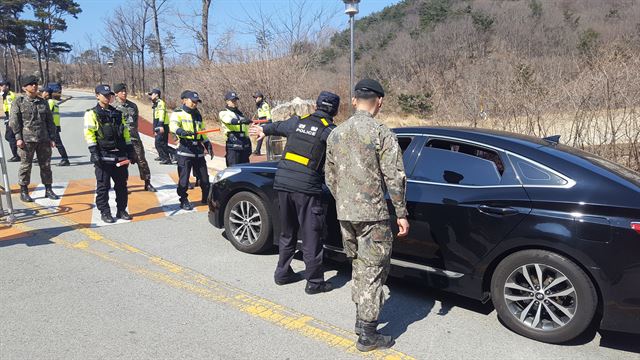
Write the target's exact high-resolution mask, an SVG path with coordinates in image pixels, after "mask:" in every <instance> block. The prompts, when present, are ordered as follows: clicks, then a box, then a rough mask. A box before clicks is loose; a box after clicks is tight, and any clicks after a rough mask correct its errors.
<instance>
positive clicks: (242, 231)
mask: <svg viewBox="0 0 640 360" xmlns="http://www.w3.org/2000/svg"><path fill="white" fill-rule="evenodd" d="M224 229H225V232H226V235H227V239H229V241H230V242H231V244H233V246H234V247H235V248H236V249H238V250H240V251H242V252H246V253H250V254H256V253H260V252H263V251H265V250H266V249H268V248H269V247H271V246H273V241H272V234H271V232H272V224H271V215H270V214H269V212H268V211H267V206H266V204H265V202H264V200H262V198H260V197H259V196H258V195H256V194H254V193H251V192H240V193H237V194H235V195H233V196H232V197H231V199H229V202H228V203H227V206H226V207H225V210H224Z"/></svg>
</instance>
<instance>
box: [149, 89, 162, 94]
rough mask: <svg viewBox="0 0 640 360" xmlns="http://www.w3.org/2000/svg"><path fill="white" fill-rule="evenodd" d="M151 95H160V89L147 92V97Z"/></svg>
mask: <svg viewBox="0 0 640 360" xmlns="http://www.w3.org/2000/svg"><path fill="white" fill-rule="evenodd" d="M151 94H158V95H160V89H158V88H153V89H151V91H149V92H148V93H147V95H151Z"/></svg>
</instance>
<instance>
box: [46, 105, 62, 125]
mask: <svg viewBox="0 0 640 360" xmlns="http://www.w3.org/2000/svg"><path fill="white" fill-rule="evenodd" d="M47 101H48V102H49V109H50V110H51V114H52V115H53V123H54V124H55V125H56V126H60V107H59V106H58V102H57V101H55V100H53V99H49V100H47Z"/></svg>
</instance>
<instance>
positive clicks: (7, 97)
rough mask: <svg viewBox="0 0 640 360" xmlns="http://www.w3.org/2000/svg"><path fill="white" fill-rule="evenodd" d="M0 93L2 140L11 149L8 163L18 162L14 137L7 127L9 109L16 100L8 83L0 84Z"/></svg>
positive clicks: (18, 157)
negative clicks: (5, 141)
mask: <svg viewBox="0 0 640 360" xmlns="http://www.w3.org/2000/svg"><path fill="white" fill-rule="evenodd" d="M0 91H1V92H2V110H3V111H4V116H5V117H4V126H5V131H6V132H5V133H4V138H5V140H7V142H8V143H9V148H11V155H12V157H10V158H9V160H7V161H10V162H18V161H20V156H18V147H17V146H16V137H15V135H14V134H13V130H11V127H10V126H9V109H11V103H12V102H14V101H15V99H16V93H14V92H13V91H11V83H10V82H9V81H2V82H0Z"/></svg>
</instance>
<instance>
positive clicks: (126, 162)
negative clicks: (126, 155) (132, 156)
mask: <svg viewBox="0 0 640 360" xmlns="http://www.w3.org/2000/svg"><path fill="white" fill-rule="evenodd" d="M129 164H131V161H129V160H122V161H120V162H119V163H117V164H116V167H122V166H127V165H129Z"/></svg>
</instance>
